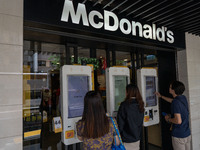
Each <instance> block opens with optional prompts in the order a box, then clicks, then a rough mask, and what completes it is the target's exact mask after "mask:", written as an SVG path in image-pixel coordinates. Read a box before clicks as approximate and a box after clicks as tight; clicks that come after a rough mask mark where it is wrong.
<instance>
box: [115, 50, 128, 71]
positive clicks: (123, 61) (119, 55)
mask: <svg viewBox="0 0 200 150" xmlns="http://www.w3.org/2000/svg"><path fill="white" fill-rule="evenodd" d="M130 65H131V57H130V52H121V51H116V66H127V67H129V66H130Z"/></svg>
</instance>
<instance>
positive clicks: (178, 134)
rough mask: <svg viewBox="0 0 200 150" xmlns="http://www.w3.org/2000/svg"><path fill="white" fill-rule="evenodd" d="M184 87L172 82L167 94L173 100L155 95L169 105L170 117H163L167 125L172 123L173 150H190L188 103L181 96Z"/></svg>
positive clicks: (181, 84)
mask: <svg viewBox="0 0 200 150" xmlns="http://www.w3.org/2000/svg"><path fill="white" fill-rule="evenodd" d="M184 91H185V86H184V84H183V83H182V82H180V81H173V82H172V83H171V84H170V86H169V93H170V94H171V95H172V96H173V98H169V97H166V96H163V95H161V94H160V93H159V92H156V93H155V94H156V95H157V96H158V97H159V98H162V99H164V100H165V101H167V102H169V103H172V104H171V115H170V114H168V115H166V116H165V120H166V121H167V122H168V123H172V124H173V125H172V146H173V148H174V150H190V149H191V148H190V146H191V133H190V127H189V110H188V101H187V99H186V97H185V96H184V95H182V94H183V92H184Z"/></svg>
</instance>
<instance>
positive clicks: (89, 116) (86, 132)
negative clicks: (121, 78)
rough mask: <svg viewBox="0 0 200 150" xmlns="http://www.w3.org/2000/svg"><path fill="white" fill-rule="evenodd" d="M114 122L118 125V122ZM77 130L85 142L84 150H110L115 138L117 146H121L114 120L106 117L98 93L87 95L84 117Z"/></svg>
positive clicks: (93, 92) (80, 138)
mask: <svg viewBox="0 0 200 150" xmlns="http://www.w3.org/2000/svg"><path fill="white" fill-rule="evenodd" d="M114 121H115V123H116V120H114ZM76 128H77V135H78V138H79V140H81V141H83V148H84V150H86V149H87V150H88V149H90V150H110V149H111V146H112V143H113V139H114V136H115V137H116V139H117V145H119V144H120V141H119V138H118V137H117V135H116V134H115V128H114V126H113V123H112V120H111V119H110V118H109V117H107V116H106V113H105V110H104V107H103V104H102V100H101V96H100V94H99V93H98V92H95V91H89V92H88V93H87V94H86V95H85V98H84V110H83V116H82V119H81V120H79V121H78V123H77V125H76Z"/></svg>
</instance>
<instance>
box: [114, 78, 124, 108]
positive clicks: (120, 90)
mask: <svg viewBox="0 0 200 150" xmlns="http://www.w3.org/2000/svg"><path fill="white" fill-rule="evenodd" d="M114 82H115V85H114V86H115V91H114V95H115V110H114V111H118V109H119V106H120V103H121V102H122V101H123V100H124V99H125V97H126V85H127V77H126V76H115V77H114Z"/></svg>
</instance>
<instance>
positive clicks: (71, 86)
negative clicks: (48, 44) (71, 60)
mask: <svg viewBox="0 0 200 150" xmlns="http://www.w3.org/2000/svg"><path fill="white" fill-rule="evenodd" d="M91 89H92V83H91V67H89V66H74V65H65V66H63V67H62V69H61V114H62V119H63V131H62V135H61V136H62V137H61V139H62V142H63V143H64V144H65V145H70V144H74V143H78V142H80V141H79V140H78V138H77V135H76V122H77V121H78V120H80V119H81V117H82V114H83V108H84V96H85V94H86V93H87V92H88V91H89V90H91Z"/></svg>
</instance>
